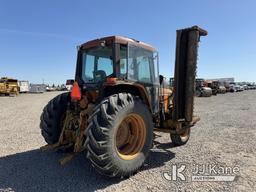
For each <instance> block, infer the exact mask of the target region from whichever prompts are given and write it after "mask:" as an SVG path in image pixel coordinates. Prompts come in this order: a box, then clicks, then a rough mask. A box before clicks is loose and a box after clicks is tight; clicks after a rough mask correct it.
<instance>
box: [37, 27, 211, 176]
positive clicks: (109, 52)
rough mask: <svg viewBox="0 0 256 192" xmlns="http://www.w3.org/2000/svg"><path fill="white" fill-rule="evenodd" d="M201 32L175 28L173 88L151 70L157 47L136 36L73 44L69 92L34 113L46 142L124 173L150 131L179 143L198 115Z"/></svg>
mask: <svg viewBox="0 0 256 192" xmlns="http://www.w3.org/2000/svg"><path fill="white" fill-rule="evenodd" d="M205 35H207V31H205V30H203V29H201V28H199V27H198V26H193V27H191V28H186V29H181V30H177V39H176V61H175V73H174V85H173V91H170V90H168V87H167V86H165V84H164V83H163V79H164V77H163V76H161V75H160V76H159V72H158V68H159V67H158V52H157V50H156V49H155V48H154V47H152V46H151V45H148V44H146V43H143V42H141V41H138V40H134V39H130V38H126V37H120V36H109V37H104V38H100V39H95V40H92V41H89V42H86V43H84V44H82V45H80V46H79V47H78V56H77V66H76V74H75V82H74V84H73V88H72V91H71V92H69V93H63V94H61V95H58V96H56V97H55V98H53V99H52V100H51V101H50V102H49V103H48V104H47V105H46V106H45V108H44V110H43V113H42V115H41V123H40V127H41V131H42V135H43V137H44V139H45V141H46V142H47V143H48V145H46V146H44V147H42V150H49V149H55V148H60V147H61V148H69V149H72V151H73V152H72V153H70V154H68V155H67V156H66V157H64V158H63V159H61V160H60V163H61V164H65V163H66V162H67V161H69V160H70V159H72V158H73V157H74V156H75V155H76V154H78V153H79V152H81V151H83V150H86V154H87V155H86V157H87V158H88V159H89V161H90V162H91V164H92V166H93V167H95V169H96V170H97V171H98V172H100V173H101V174H104V175H107V176H110V177H127V176H130V175H132V174H133V173H135V172H136V171H138V170H139V168H140V167H141V166H142V165H143V163H144V162H145V160H146V158H147V156H148V154H149V150H150V149H151V147H152V142H153V131H162V132H167V133H169V134H170V137H171V140H172V142H173V143H174V144H175V145H184V144H185V143H187V141H188V139H189V136H190V129H191V127H192V126H194V125H195V123H196V122H197V121H198V120H199V117H195V116H193V104H194V92H195V76H196V65H197V49H198V42H199V40H200V36H205Z"/></svg>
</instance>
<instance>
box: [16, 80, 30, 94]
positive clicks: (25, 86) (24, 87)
mask: <svg viewBox="0 0 256 192" xmlns="http://www.w3.org/2000/svg"><path fill="white" fill-rule="evenodd" d="M18 85H19V88H20V93H27V92H29V82H28V81H19V82H18Z"/></svg>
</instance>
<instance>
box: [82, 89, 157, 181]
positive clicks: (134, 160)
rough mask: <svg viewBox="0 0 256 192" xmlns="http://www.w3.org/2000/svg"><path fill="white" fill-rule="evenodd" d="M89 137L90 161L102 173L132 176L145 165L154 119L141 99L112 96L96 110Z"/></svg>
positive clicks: (151, 138) (122, 95)
mask: <svg viewBox="0 0 256 192" xmlns="http://www.w3.org/2000/svg"><path fill="white" fill-rule="evenodd" d="M87 136H88V137H87V142H86V145H87V146H86V147H87V149H88V151H87V158H88V159H89V160H90V161H91V163H92V165H93V167H95V168H96V170H97V171H98V172H99V173H101V174H103V175H107V176H110V177H123V176H125V177H126V176H130V175H132V174H133V173H135V172H136V171H137V170H138V169H139V168H140V167H141V166H142V165H143V163H144V161H145V160H146V157H147V156H148V153H149V150H150V148H151V146H152V140H153V122H152V116H151V113H150V111H149V109H148V107H147V106H146V105H145V104H144V103H142V101H141V100H140V99H139V98H137V97H134V96H132V95H131V94H129V93H119V94H115V95H111V96H109V97H108V98H106V99H105V100H103V101H102V102H101V103H100V104H99V105H98V106H97V107H96V109H95V112H94V114H93V115H92V116H91V118H90V120H89V126H88V128H87Z"/></svg>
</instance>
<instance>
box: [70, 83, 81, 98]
mask: <svg viewBox="0 0 256 192" xmlns="http://www.w3.org/2000/svg"><path fill="white" fill-rule="evenodd" d="M71 99H72V100H73V101H79V100H80V99H81V91H80V88H79V86H78V83H77V82H74V84H73V87H72V91H71Z"/></svg>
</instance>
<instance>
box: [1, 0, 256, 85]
mask: <svg viewBox="0 0 256 192" xmlns="http://www.w3.org/2000/svg"><path fill="white" fill-rule="evenodd" d="M255 7H256V1H254V0H247V1H242V0H240V1H238V0H225V1H221V0H208V1H203V0H193V1H189V0H187V1H183V0H173V1H171V0H161V1H156V0H155V1H153V0H140V1H138V0H129V1H124V0H108V1H103V0H88V1H85V0H84V1H82V0H81V1H79V0H76V1H71V0H70V1H67V0H44V1H32V0H23V1H18V0H17V1H13V0H9V1H7V0H0V76H6V75H7V76H12V77H15V78H18V79H25V80H29V81H30V82H34V83H40V82H42V79H44V81H45V82H46V83H50V84H52V83H64V82H65V80H66V79H68V78H73V77H74V72H75V64H76V46H77V45H79V44H81V43H83V42H85V41H88V40H90V39H94V38H98V37H102V36H107V35H124V36H128V37H132V38H135V39H138V40H141V41H144V42H146V43H149V44H151V45H153V46H155V47H156V48H157V49H158V51H159V55H160V73H161V74H164V75H165V76H167V77H170V76H173V70H174V59H175V57H174V56H175V35H176V34H175V30H176V29H179V28H184V27H189V26H192V25H199V26H201V27H202V28H205V29H207V30H208V32H209V35H208V36H207V37H203V38H202V39H201V44H200V48H199V64H198V77H202V78H218V77H235V79H236V80H237V81H256V77H255V72H256V65H255V63H256V35H255V34H256V11H255Z"/></svg>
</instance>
